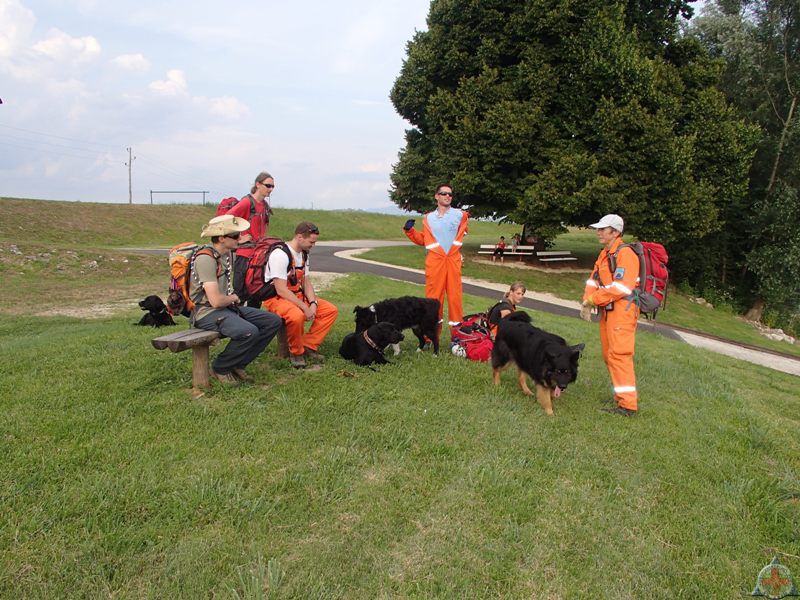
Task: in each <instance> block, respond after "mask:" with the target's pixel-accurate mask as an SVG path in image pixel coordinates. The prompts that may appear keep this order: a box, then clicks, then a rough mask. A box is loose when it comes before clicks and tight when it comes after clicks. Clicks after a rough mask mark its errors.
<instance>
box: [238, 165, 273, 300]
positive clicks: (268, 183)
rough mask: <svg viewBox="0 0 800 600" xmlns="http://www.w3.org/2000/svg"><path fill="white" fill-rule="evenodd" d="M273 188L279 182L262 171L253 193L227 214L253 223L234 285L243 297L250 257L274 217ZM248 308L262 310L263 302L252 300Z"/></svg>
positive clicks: (241, 243)
mask: <svg viewBox="0 0 800 600" xmlns="http://www.w3.org/2000/svg"><path fill="white" fill-rule="evenodd" d="M273 189H275V180H274V179H273V178H272V175H270V174H269V173H267V172H266V171H262V172H261V173H259V174H258V175H256V180H255V183H253V187H252V188H250V193H249V194H247V195H246V196H245V197H243V198H242V199H241V200H239V202H238V203H237V204H236V205H235V206H234V207H233V208H231V209H230V210H229V211H228V212H227V214H229V215H233V216H235V217H240V218H242V219H246V220H248V221H250V228H249V229H247V230H246V231H243V232H242V235H241V237H240V238H239V247H238V248H237V249H236V262H235V264H234V266H233V285H234V289H235V291H236V294H237V295H238V296H239V297H240V298H245V297H246V296H247V291H246V290H245V288H244V276H245V274H246V273H247V266H248V265H249V264H250V257H251V256H252V255H253V250H254V248H255V245H256V242H257V241H258V240H260V239H261V238H263V237H265V236H266V235H267V234H268V233H269V218H270V216H271V215H272V207H271V206H270V205H269V197H270V195H271V194H272V190H273ZM247 306H252V307H253V308H260V307H261V302H258V301H248V302H247Z"/></svg>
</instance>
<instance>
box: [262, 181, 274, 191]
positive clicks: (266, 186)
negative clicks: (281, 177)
mask: <svg viewBox="0 0 800 600" xmlns="http://www.w3.org/2000/svg"><path fill="white" fill-rule="evenodd" d="M259 183H260V184H261V185H263V186H264V187H265V188H269V189H272V188H274V187H275V184H274V183H264V182H263V181H259Z"/></svg>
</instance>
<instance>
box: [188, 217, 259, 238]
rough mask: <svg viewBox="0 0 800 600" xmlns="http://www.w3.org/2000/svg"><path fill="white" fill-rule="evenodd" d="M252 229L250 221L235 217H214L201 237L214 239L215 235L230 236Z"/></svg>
mask: <svg viewBox="0 0 800 600" xmlns="http://www.w3.org/2000/svg"><path fill="white" fill-rule="evenodd" d="M249 228H250V221H248V220H246V219H242V218H241V217H236V216H234V215H221V216H219V217H214V218H213V219H211V220H210V221H209V222H208V224H206V225H204V226H203V231H202V232H201V233H200V237H214V236H215V235H229V234H231V233H237V232H242V231H245V230H247V229H249Z"/></svg>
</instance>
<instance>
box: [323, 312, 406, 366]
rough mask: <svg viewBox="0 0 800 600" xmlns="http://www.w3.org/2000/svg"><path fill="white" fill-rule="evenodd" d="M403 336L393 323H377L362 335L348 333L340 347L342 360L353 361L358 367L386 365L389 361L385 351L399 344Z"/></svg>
mask: <svg viewBox="0 0 800 600" xmlns="http://www.w3.org/2000/svg"><path fill="white" fill-rule="evenodd" d="M402 341H403V334H402V333H400V331H398V330H397V328H396V327H395V326H394V325H392V324H391V323H376V324H375V325H371V326H370V327H369V328H368V329H367V330H366V331H362V332H361V333H348V334H347V335H346V336H344V339H343V340H342V345H341V346H339V354H340V355H341V356H342V358H345V359H347V360H352V361H353V362H354V363H356V364H357V365H361V366H366V365H371V364H372V363H377V364H379V365H385V364H387V363H388V362H389V361H388V360H386V358H384V356H383V349H384V348H386V346H388V345H389V344H399V343H400V342H402Z"/></svg>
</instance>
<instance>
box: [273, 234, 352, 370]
mask: <svg viewBox="0 0 800 600" xmlns="http://www.w3.org/2000/svg"><path fill="white" fill-rule="evenodd" d="M318 237H319V229H318V228H317V226H316V225H314V224H313V223H309V222H308V221H303V222H302V223H299V224H298V225H297V227H295V230H294V237H293V238H292V239H291V240H289V241H288V242H286V248H287V249H288V250H289V252H288V253H287V252H285V251H284V250H283V249H281V248H276V249H275V250H273V251H272V252H270V255H269V260H268V261H267V269H266V272H265V273H264V277H265V278H266V280H267V281H268V282H272V283H273V284H274V285H275V292H276V294H277V295H276V296H274V297H272V298H268V299H266V300H265V301H264V307H265V308H266V309H267V310H268V311H270V312H272V313H275V314H276V315H278V316H279V317H282V318H283V321H284V323H285V325H286V339H287V341H288V343H289V361H290V362H291V364H292V366H293V367H294V368H295V369H304V368H305V367H306V359H307V358H308V359H312V360H316V361H318V362H322V360H323V356H322V354H320V353H319V347H320V345H321V344H322V341H323V340H324V339H325V336H327V335H328V332H329V331H330V329H331V327H333V324H334V322H335V321H336V316H337V315H338V314H339V310H338V309H337V308H336V306H335V305H334V304H332V303H331V302H328V301H327V300H323V299H322V298H320V297H319V296H317V293H316V290H314V285H313V284H312V283H311V277H310V275H311V270H310V269H309V263H308V252H309V250H311V248H313V247H314V244H316V243H317V238H318ZM307 321H310V322H311V327H310V328H309V330H308V331H306V330H305V324H306V322H307Z"/></svg>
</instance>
